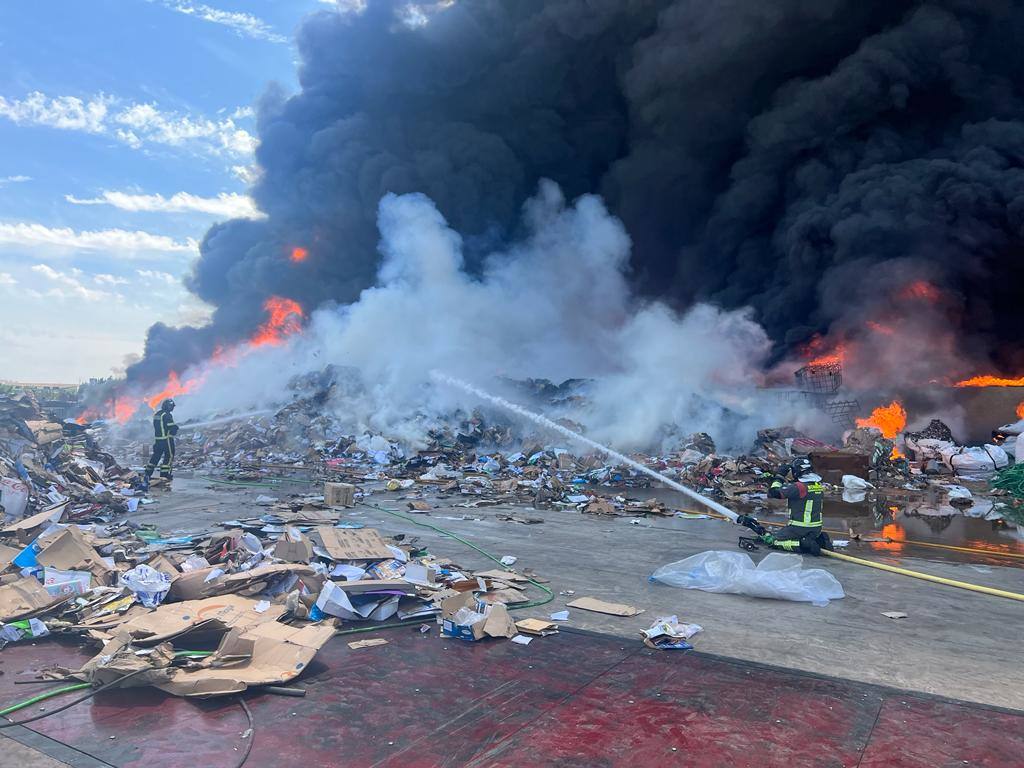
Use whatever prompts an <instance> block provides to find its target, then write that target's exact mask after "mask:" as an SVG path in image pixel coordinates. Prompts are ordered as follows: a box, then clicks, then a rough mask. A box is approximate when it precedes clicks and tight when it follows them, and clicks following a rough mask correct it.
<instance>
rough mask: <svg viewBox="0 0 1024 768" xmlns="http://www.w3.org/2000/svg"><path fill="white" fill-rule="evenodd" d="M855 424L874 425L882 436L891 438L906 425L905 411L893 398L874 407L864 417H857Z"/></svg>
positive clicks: (862, 425)
mask: <svg viewBox="0 0 1024 768" xmlns="http://www.w3.org/2000/svg"><path fill="white" fill-rule="evenodd" d="M857 426H858V427H875V428H876V429H879V430H881V432H882V437H884V438H886V439H887V440H893V439H895V437H896V435H898V434H899V433H900V432H901V431H902V430H903V428H904V427H905V426H907V412H906V410H905V409H904V408H903V405H902V404H901V403H900V402H899V401H898V400H893V401H892V402H891V403H889V404H888V405H881V406H879V407H878V408H875V410H873V411H872V412H871V415H870V416H868V417H867V418H866V419H857Z"/></svg>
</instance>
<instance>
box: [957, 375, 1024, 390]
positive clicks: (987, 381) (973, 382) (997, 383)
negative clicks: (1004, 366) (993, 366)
mask: <svg viewBox="0 0 1024 768" xmlns="http://www.w3.org/2000/svg"><path fill="white" fill-rule="evenodd" d="M953 386H954V387H1024V376H1022V377H1020V378H1019V379H1005V378H1003V377H1001V376H987V375H986V376H974V377H972V378H970V379H964V380H963V381H958V382H957V383H956V384H954V385H953Z"/></svg>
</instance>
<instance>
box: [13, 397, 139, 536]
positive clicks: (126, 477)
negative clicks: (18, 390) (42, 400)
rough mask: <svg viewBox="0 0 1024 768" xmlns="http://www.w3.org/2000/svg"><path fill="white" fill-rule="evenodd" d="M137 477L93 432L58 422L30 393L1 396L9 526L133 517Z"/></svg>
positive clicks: (135, 505)
mask: <svg viewBox="0 0 1024 768" xmlns="http://www.w3.org/2000/svg"><path fill="white" fill-rule="evenodd" d="M137 481H138V477H137V475H136V474H135V473H134V472H132V471H131V470H129V469H125V468H124V467H122V466H120V465H118V464H117V462H116V461H115V460H114V458H113V456H111V455H110V454H109V453H107V452H105V451H104V450H102V449H101V448H100V445H99V442H98V440H97V435H96V433H95V431H94V430H92V429H87V428H86V427H84V426H81V425H78V424H75V423H71V422H67V421H65V422H59V421H55V420H53V419H52V418H50V417H49V416H48V415H46V414H45V413H44V412H43V411H42V410H41V409H40V407H39V404H38V403H37V401H36V399H35V397H33V395H32V394H31V393H23V394H19V395H5V396H0V489H2V496H0V505H2V513H3V519H4V521H5V522H7V523H11V522H15V521H19V520H21V519H22V518H25V517H34V516H36V515H37V514H43V515H46V514H54V515H56V516H59V515H61V514H63V515H64V516H65V517H66V518H67V519H69V520H76V521H77V520H81V521H90V520H103V521H107V522H109V521H110V520H112V519H113V518H114V517H116V516H119V515H124V514H127V513H129V512H133V511H135V509H136V508H137V506H138V504H139V501H140V500H139V498H138V497H137V496H136V495H135V493H134V492H133V491H132V487H133V484H135V483H137Z"/></svg>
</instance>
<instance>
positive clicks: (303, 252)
mask: <svg viewBox="0 0 1024 768" xmlns="http://www.w3.org/2000/svg"><path fill="white" fill-rule="evenodd" d="M288 258H290V259H291V260H292V261H293V262H294V263H296V264H299V263H301V262H303V261H305V260H306V259H308V258H309V251H308V250H307V249H305V248H303V247H302V246H301V245H296V246H295V247H294V248H292V253H291V255H290V256H289V257H288Z"/></svg>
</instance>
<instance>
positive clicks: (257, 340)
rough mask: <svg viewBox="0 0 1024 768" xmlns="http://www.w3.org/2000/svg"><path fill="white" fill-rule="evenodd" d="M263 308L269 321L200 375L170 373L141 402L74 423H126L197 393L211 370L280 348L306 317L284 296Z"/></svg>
mask: <svg viewBox="0 0 1024 768" xmlns="http://www.w3.org/2000/svg"><path fill="white" fill-rule="evenodd" d="M263 308H264V309H265V310H266V312H267V314H268V318H267V320H266V322H264V323H263V324H262V325H261V326H259V328H257V329H256V332H255V333H254V334H253V335H252V336H251V337H250V338H249V339H248V340H246V341H244V342H242V343H241V344H237V345H235V346H233V347H222V346H218V347H216V348H215V349H214V350H213V353H212V354H211V355H210V358H209V360H208V361H207V363H206V368H205V369H204V370H202V371H201V372H200V373H198V374H196V375H194V376H189V377H188V378H186V379H185V380H184V381H182V379H181V376H180V375H179V374H178V372H177V371H171V372H170V373H169V374H167V381H166V382H165V383H164V385H163V386H162V387H161V389H160V390H159V391H157V392H155V393H150V394H147V395H144V396H141V397H140V398H139V399H136V398H135V397H122V398H114V399H111V400H108V401H107V402H106V403H104V404H103V406H101V407H98V408H88V409H86V410H85V411H84V412H83V413H82V414H81V415H80V416H79V417H78V418H77V419H75V421H77V422H78V423H79V424H86V423H88V422H90V421H96V420H99V419H101V418H107V419H113V420H115V421H117V422H118V423H119V424H124V423H126V422H127V421H128V420H130V419H131V418H132V416H134V415H135V413H136V412H137V411H138V410H139V408H140V407H142V405H143V404H145V405H148V406H149V407H150V408H153V409H156V408H157V407H158V406H159V405H160V403H161V402H163V401H164V400H166V399H167V398H174V397H178V396H179V395H187V394H190V393H192V392H195V391H196V390H198V389H199V388H200V387H201V386H202V385H203V383H204V382H205V381H206V377H207V375H208V373H209V371H210V370H212V369H213V368H227V367H231V366H233V365H237V364H238V362H239V361H240V360H241V359H242V358H244V357H246V356H247V355H248V354H250V353H251V352H253V351H254V350H256V349H258V348H260V347H264V346H280V345H281V344H284V343H285V341H286V339H287V337H289V336H291V335H293V334H296V333H298V332H299V331H301V330H302V319H303V318H304V317H305V314H304V313H303V311H302V306H301V305H300V304H299V303H298V302H296V301H293V300H292V299H286V298H283V297H281V296H271V297H270V298H268V299H267V300H266V302H265V303H264V304H263Z"/></svg>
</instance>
